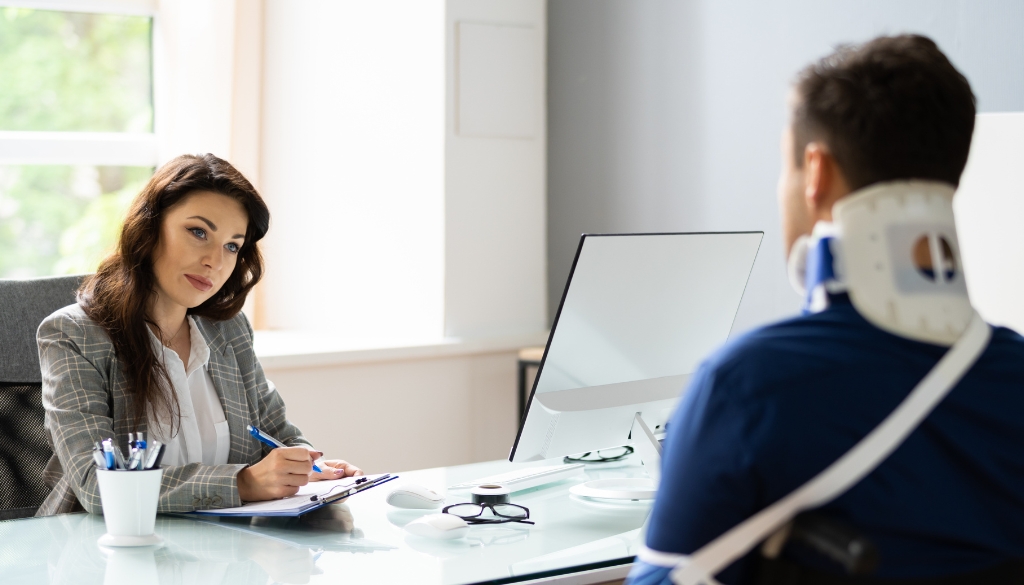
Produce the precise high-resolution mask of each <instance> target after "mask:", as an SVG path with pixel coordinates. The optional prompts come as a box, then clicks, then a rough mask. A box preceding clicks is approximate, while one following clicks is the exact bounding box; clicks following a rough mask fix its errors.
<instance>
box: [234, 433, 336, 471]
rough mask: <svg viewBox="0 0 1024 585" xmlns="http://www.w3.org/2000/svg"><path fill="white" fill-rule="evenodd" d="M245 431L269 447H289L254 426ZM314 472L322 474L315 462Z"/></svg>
mask: <svg viewBox="0 0 1024 585" xmlns="http://www.w3.org/2000/svg"><path fill="white" fill-rule="evenodd" d="M245 429H246V430H247V431H249V434H250V435H252V436H253V437H255V438H256V439H257V440H259V441H261V442H263V443H266V444H267V445H270V446H271V447H287V445H285V444H284V443H282V442H281V441H278V440H277V439H275V438H274V437H271V436H270V435H268V434H266V433H264V432H263V431H261V430H259V429H257V428H256V427H254V426H252V425H249V426H247V427H245ZM313 471H315V472H317V473H320V468H319V467H317V465H316V463H315V462H314V463H313Z"/></svg>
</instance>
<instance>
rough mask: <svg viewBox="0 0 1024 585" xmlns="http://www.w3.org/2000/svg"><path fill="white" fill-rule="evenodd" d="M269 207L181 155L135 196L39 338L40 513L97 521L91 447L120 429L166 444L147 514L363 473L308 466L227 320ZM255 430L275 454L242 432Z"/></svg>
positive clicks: (227, 177) (228, 169) (235, 181)
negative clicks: (47, 441)
mask: <svg viewBox="0 0 1024 585" xmlns="http://www.w3.org/2000/svg"><path fill="white" fill-rule="evenodd" d="M269 225H270V212H269V211H268V210H267V206H266V205H265V204H264V203H263V200H262V199H261V198H260V196H259V194H258V193H257V192H256V189H254V188H253V186H252V184H250V183H249V181H247V180H246V179H245V177H243V176H242V174H241V173H239V172H238V171H237V170H235V168H234V167H232V166H231V165H230V164H229V163H227V162H226V161H224V160H221V159H219V158H217V157H215V156H213V155H211V154H207V155H203V156H191V155H185V156H180V157H178V158H176V159H174V160H172V161H171V162H169V163H167V164H166V165H164V166H163V167H162V168H160V169H159V170H158V171H157V172H156V174H155V175H153V178H152V179H150V181H149V183H148V184H147V185H146V187H145V188H144V189H143V190H142V192H141V193H140V194H139V195H138V197H136V199H135V201H134V202H133V204H132V206H131V209H130V210H129V211H128V217H127V219H126V220H125V223H124V226H123V228H122V230H121V237H120V241H119V242H118V246H117V250H116V252H115V253H114V254H113V255H111V256H110V257H109V258H107V259H106V260H104V261H103V263H102V264H101V265H100V267H99V270H98V271H97V272H96V274H95V275H94V276H92V277H89V278H88V279H86V281H85V282H84V284H83V285H82V288H81V289H80V290H79V292H78V303H77V304H75V305H71V306H68V307H65V308H63V309H61V310H59V311H57V312H56V313H54V314H53V315H51V316H49V317H48V318H47V319H46V320H45V321H43V323H42V325H40V327H39V333H38V337H37V339H38V343H39V357H40V362H41V367H42V374H43V405H44V406H45V408H46V428H47V430H48V431H49V433H50V438H51V442H52V444H53V448H54V456H53V457H52V458H51V459H50V461H49V463H48V464H47V466H46V469H45V471H44V478H45V479H46V480H47V483H48V484H49V485H51V486H52V487H53V490H52V492H51V493H50V495H49V496H48V497H47V498H46V500H45V501H44V502H43V505H42V506H41V507H40V508H39V512H38V515H41V516H42V515H50V514H58V513H62V512H70V511H73V510H78V509H81V508H82V507H84V508H85V510H87V511H89V512H94V513H99V512H101V505H100V496H99V489H98V487H97V483H96V474H95V473H94V470H95V464H94V463H93V457H92V448H93V445H94V443H96V442H97V441H101V440H102V439H105V438H107V437H113V438H114V439H115V440H116V441H117V443H118V444H119V445H120V446H121V449H122V450H126V448H127V436H128V433H130V432H139V431H141V432H144V433H146V438H147V439H149V440H150V441H153V440H158V441H161V442H162V443H165V444H166V445H167V449H166V451H165V455H164V458H163V462H162V463H163V467H164V474H163V484H162V486H161V489H160V503H159V508H158V510H159V511H160V512H188V511H192V510H198V509H206V508H222V507H232V506H239V505H241V504H242V503H243V502H247V501H260V500H268V499H274V498H280V497H284V496H288V495H292V494H294V493H296V492H297V491H298V488H299V486H302V485H305V484H306V483H307V482H308V481H315V480H319V479H337V478H340V477H345V476H350V475H357V474H361V473H362V472H361V471H360V470H359V469H358V468H356V467H354V466H352V465H349V464H348V463H346V462H344V461H340V460H334V461H327V467H326V468H325V469H323V470H322V471H321V472H320V473H314V472H313V471H312V461H313V458H315V457H316V456H318V455H319V452H317V451H315V450H314V449H313V448H312V447H311V446H310V445H309V443H308V442H307V441H306V440H305V439H304V438H303V437H302V435H301V433H300V432H299V429H298V428H296V427H295V425H293V424H291V423H290V422H288V420H287V419H286V418H285V408H284V403H283V402H282V400H281V397H280V396H279V395H278V393H277V390H276V389H275V388H274V386H273V384H271V383H270V382H268V381H267V379H266V378H265V377H264V375H263V369H262V368H261V367H260V364H259V361H258V360H257V359H256V355H255V354H254V353H253V344H252V337H253V334H252V327H251V326H250V325H249V322H248V320H247V319H246V318H245V315H243V314H242V313H241V309H242V305H243V303H245V298H246V295H247V294H248V293H249V291H250V290H252V288H253V287H254V286H255V285H256V283H257V282H258V281H259V279H260V277H261V276H262V273H263V264H262V259H261V258H260V252H259V249H258V248H257V246H256V243H257V242H258V241H259V240H260V239H261V238H262V237H263V236H264V235H265V234H266V233H267V229H268V227H269ZM249 424H253V425H256V426H257V427H259V428H260V430H262V431H264V432H266V433H267V434H269V435H271V436H273V437H275V438H277V439H278V440H280V441H281V442H283V443H284V444H285V445H288V447H287V448H280V449H269V448H267V447H264V446H263V445H262V443H259V442H258V441H256V440H255V439H253V438H252V437H251V436H249V434H248V433H247V432H246V426H247V425H249Z"/></svg>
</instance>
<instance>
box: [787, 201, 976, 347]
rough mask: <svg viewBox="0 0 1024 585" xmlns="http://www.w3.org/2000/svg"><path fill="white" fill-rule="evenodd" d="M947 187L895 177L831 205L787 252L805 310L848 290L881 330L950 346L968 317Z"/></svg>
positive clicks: (822, 305) (823, 304) (859, 309)
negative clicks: (822, 218)
mask: <svg viewBox="0 0 1024 585" xmlns="http://www.w3.org/2000/svg"><path fill="white" fill-rule="evenodd" d="M953 193H954V189H953V187H952V186H950V185H947V184H945V183H939V182H931V181H899V182H890V183H879V184H875V185H872V186H870V187H867V188H865V189H862V190H860V191H857V192H855V193H853V194H851V195H849V196H847V197H845V198H843V199H842V200H840V201H839V202H838V203H836V204H835V206H834V207H833V208H832V216H833V220H834V221H833V222H832V223H829V222H818V223H817V224H816V225H815V226H814V230H813V232H812V233H811V235H810V236H802V237H801V238H800V239H798V240H797V241H796V242H795V243H794V244H793V249H792V251H791V252H790V255H789V275H790V281H791V283H792V284H793V287H794V288H795V289H796V290H797V292H799V293H800V294H802V295H804V297H805V301H804V311H805V312H817V311H820V310H822V309H824V308H825V307H827V306H828V294H827V293H839V292H846V293H848V294H849V296H850V301H851V302H852V303H853V306H854V308H855V309H856V310H857V312H858V313H860V314H861V315H862V316H863V317H864V318H865V319H867V320H868V322H870V323H871V324H872V325H874V326H876V327H878V328H879V329H882V330H884V331H888V332H889V333H892V334H894V335H899V336H900V337H906V338H909V339H914V340H917V341H925V342H928V343H934V344H938V345H945V346H949V345H952V344H953V342H954V341H956V339H957V338H958V337H959V336H960V334H961V333H963V331H964V330H965V329H966V328H967V325H968V323H969V322H970V320H971V316H972V315H973V309H972V307H971V301H970V299H969V298H968V296H967V284H966V281H965V280H964V274H963V263H962V262H961V260H960V243H959V241H958V240H957V237H956V227H955V226H954V223H953ZM915 253H916V257H917V259H918V262H917V263H915ZM924 259H927V260H930V267H929V266H928V265H927V264H926V263H922V262H921V260H924Z"/></svg>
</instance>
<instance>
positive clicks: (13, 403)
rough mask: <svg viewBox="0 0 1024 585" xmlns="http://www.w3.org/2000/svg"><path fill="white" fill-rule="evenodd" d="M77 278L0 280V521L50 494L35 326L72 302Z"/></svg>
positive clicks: (27, 511)
mask: <svg viewBox="0 0 1024 585" xmlns="http://www.w3.org/2000/svg"><path fill="white" fill-rule="evenodd" d="M82 278H83V277H82V276H62V277H57V278H38V279H30V280H2V279H0V520H10V519H12V518H24V517H26V516H32V515H34V514H35V513H36V510H37V509H38V508H39V505H40V504H42V502H43V500H44V499H45V498H46V496H47V494H49V493H50V488H49V487H47V486H46V485H45V484H44V483H43V478H42V471H43V467H44V466H45V465H46V462H47V461H49V459H50V456H51V455H52V454H53V450H52V449H51V447H50V442H49V438H48V437H47V434H46V429H44V428H43V415H44V412H43V403H42V376H41V374H40V371H39V352H38V350H37V348H36V329H38V328H39V324H40V323H42V321H43V319H45V318H46V317H47V316H49V315H50V314H51V313H53V312H54V311H56V310H57V309H59V308H61V307H65V306H67V305H70V304H72V303H74V302H75V291H76V290H78V286H79V285H80V284H81V282H82Z"/></svg>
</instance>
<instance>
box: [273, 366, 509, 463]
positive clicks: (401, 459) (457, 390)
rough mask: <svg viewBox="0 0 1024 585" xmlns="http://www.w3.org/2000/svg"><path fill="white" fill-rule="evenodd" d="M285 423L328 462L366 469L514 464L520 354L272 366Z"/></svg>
mask: <svg viewBox="0 0 1024 585" xmlns="http://www.w3.org/2000/svg"><path fill="white" fill-rule="evenodd" d="M272 362H273V360H268V365H270V367H267V368H266V374H267V378H269V379H270V380H272V381H273V382H274V383H275V384H276V385H277V388H278V391H279V392H280V393H281V396H282V397H283V398H284V401H285V404H286V405H287V414H288V418H289V419H290V420H291V421H292V422H294V423H295V424H296V425H298V427H299V428H300V429H302V432H303V433H304V434H305V435H306V437H307V438H309V439H310V441H312V443H313V444H314V445H316V446H317V448H318V449H321V450H323V451H324V452H326V453H327V455H328V457H332V458H344V459H347V460H348V461H351V462H353V463H355V464H356V465H359V466H360V467H362V468H363V469H364V470H366V471H368V472H378V473H379V472H389V471H390V472H393V471H400V470H408V469H423V468H426V467H436V466H446V465H459V464H462V463H472V462H476V461H487V460H491V459H502V458H505V457H508V452H509V449H511V448H512V442H513V441H514V440H515V435H516V430H517V429H518V425H519V421H518V419H517V415H518V412H517V404H518V403H517V402H516V385H515V379H516V377H515V376H516V352H515V351H500V352H484V353H472V354H465V355H454V356H441V357H428V358H412V359H386V360H381V361H368V362H361V363H360V362H357V363H346V364H340V365H335V366H327V367H302V368H276V367H273V366H272V365H271V364H272Z"/></svg>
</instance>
